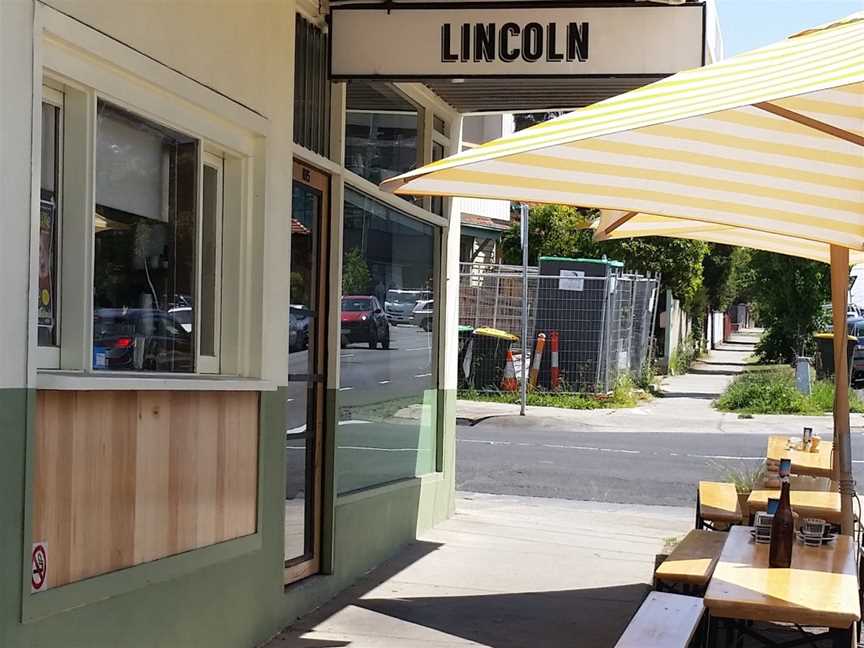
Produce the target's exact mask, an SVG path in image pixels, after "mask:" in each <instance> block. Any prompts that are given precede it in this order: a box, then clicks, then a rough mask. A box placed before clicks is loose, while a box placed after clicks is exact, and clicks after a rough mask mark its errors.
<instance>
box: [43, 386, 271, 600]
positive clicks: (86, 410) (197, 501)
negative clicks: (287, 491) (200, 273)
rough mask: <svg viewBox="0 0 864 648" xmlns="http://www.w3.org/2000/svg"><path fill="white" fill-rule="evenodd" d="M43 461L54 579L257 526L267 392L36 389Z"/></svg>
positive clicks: (55, 582)
mask: <svg viewBox="0 0 864 648" xmlns="http://www.w3.org/2000/svg"><path fill="white" fill-rule="evenodd" d="M34 461H35V464H34V477H33V498H34V499H33V542H44V543H46V545H47V551H48V586H49V587H58V586H60V585H64V584H66V583H72V582H75V581H79V580H82V579H84V578H88V577H91V576H95V575H97V574H104V573H107V572H111V571H114V570H117V569H122V568H124V567H130V566H133V565H137V564H140V563H144V562H147V561H150V560H155V559H157V558H163V557H165V556H171V555H174V554H178V553H181V552H184V551H188V550H190V549H196V548H199V547H205V546H208V545H212V544H215V543H218V542H223V541H225V540H231V539H233V538H239V537H242V536H245V535H249V534H252V533H255V530H256V514H257V498H256V496H257V485H258V393H257V392H225V391H213V392H191V391H140V392H136V391H39V392H38V397H37V412H36V450H35V458H34Z"/></svg>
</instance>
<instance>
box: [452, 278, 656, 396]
mask: <svg viewBox="0 0 864 648" xmlns="http://www.w3.org/2000/svg"><path fill="white" fill-rule="evenodd" d="M658 288H659V279H658V278H656V277H643V276H639V275H623V276H616V275H610V276H607V277H588V276H585V277H573V276H557V275H550V276H540V275H539V274H538V273H537V268H532V269H530V270H529V274H528V308H527V310H528V318H529V321H528V330H529V331H530V332H531V339H530V340H529V343H530V344H529V352H528V357H527V358H526V359H525V361H526V362H528V363H530V365H531V366H534V367H535V371H532V372H530V373H529V376H530V380H531V382H530V384H529V387H531V388H532V389H537V390H546V391H560V392H565V393H604V392H609V391H611V390H612V389H613V388H614V387H615V384H616V382H617V381H618V380H620V379H621V378H622V377H623V376H627V375H630V376H637V375H638V374H639V373H640V372H641V371H642V369H643V367H644V366H645V364H646V363H647V362H650V358H649V354H650V348H651V340H652V338H653V328H654V320H655V317H654V309H655V304H656V299H655V297H656V294H657V293H658ZM522 313H523V308H522V272H521V268H519V267H518V266H502V265H494V264H477V263H465V264H462V269H461V274H460V309H459V324H460V325H467V326H471V327H473V328H475V329H477V328H483V327H489V328H493V329H498V330H500V331H503V332H506V333H509V334H510V335H512V336H514V337H515V338H517V341H515V342H513V343H512V345H511V351H512V353H513V357H514V367H513V369H514V370H515V374H516V377H517V378H518V377H519V376H520V371H519V369H520V365H521V363H522V361H523V359H522V358H521V343H520V342H518V339H519V338H520V336H521V331H522ZM541 334H542V335H543V336H544V337H545V339H544V342H543V344H542V355H540V356H537V357H534V356H536V354H537V351H538V350H539V349H540V347H539V346H538V340H539V338H540V336H541ZM479 337H483V336H482V333H481V334H480V336H479ZM478 339H479V338H478V337H475V340H478ZM481 342H482V344H481ZM466 348H467V349H469V350H470V353H469V358H468V361H465V360H464V354H463V357H462V359H463V361H462V362H461V363H460V385H461V386H462V387H463V388H464V387H470V388H473V389H477V390H480V391H498V390H500V389H501V383H502V381H503V378H504V376H505V370H506V369H507V367H506V366H505V365H504V363H505V362H506V349H503V348H502V346H501V344H492V343H490V342H489V341H488V340H480V341H479V342H478V343H477V344H476V345H471V346H468V347H466ZM483 349H490V351H488V352H487V351H484V350H483ZM491 349H494V351H491ZM484 354H485V355H484ZM487 355H488V356H489V357H486V356H487ZM492 356H494V358H493V357H492ZM553 357H554V360H553ZM481 366H482V370H481ZM512 384H513V383H512V382H511V383H507V386H509V387H511V388H512Z"/></svg>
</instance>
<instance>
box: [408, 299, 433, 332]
mask: <svg viewBox="0 0 864 648" xmlns="http://www.w3.org/2000/svg"><path fill="white" fill-rule="evenodd" d="M434 307H435V300H433V299H421V300H420V301H418V302H417V305H416V306H414V310H413V311H412V313H411V320H412V321H413V323H414V324H416V325H417V326H419V327H420V328H422V329H423V330H424V331H431V330H432V321H433V317H434V315H435V312H434V310H433V309H434Z"/></svg>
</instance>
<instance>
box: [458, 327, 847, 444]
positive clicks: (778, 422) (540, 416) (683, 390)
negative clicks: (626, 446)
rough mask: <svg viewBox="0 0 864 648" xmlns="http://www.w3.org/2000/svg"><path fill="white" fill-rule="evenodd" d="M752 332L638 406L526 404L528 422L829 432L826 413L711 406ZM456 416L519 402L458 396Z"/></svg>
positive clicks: (612, 428)
mask: <svg viewBox="0 0 864 648" xmlns="http://www.w3.org/2000/svg"><path fill="white" fill-rule="evenodd" d="M755 341H756V334H755V333H744V334H739V335H735V336H733V337H732V339H731V340H730V342H729V343H726V344H723V345H722V346H721V347H720V348H719V349H717V350H714V351H711V352H710V353H709V354H708V356H707V357H706V358H703V359H702V360H699V361H697V362H695V363H694V364H693V366H692V368H691V370H690V371H689V372H688V373H686V374H684V375H681V376H666V377H664V378H663V380H662V382H661V391H662V393H663V396H662V397H658V398H654V399H652V400H650V401H647V402H645V403H643V404H641V405H640V406H639V407H635V408H627V409H598V410H567V409H558V408H554V407H534V406H529V407H528V408H527V410H526V412H527V415H528V416H530V417H531V419H532V425H536V424H539V425H542V424H544V422H545V423H549V424H550V425H551V424H555V425H559V426H560V424H562V423H564V424H567V425H569V426H571V427H572V429H573V430H574V431H580V432H643V431H649V432H661V431H662V432H684V433H691V432H703V433H720V434H747V433H758V434H766V433H767V434H798V433H800V430H801V428H802V427H804V426H805V425H806V426H810V427H812V428H813V431H814V433H816V434H819V435H822V436H823V437H830V436H831V435H832V434H833V420H832V417H831V415H827V416H787V415H759V416H754V417H753V418H740V417H739V416H738V415H737V414H733V413H727V412H719V411H717V410H716V409H714V408H713V407H712V406H711V403H712V401H714V399H716V398H717V397H718V396H719V395H720V394H721V393H722V392H723V390H724V389H725V388H726V385H727V384H729V382H730V381H732V380H733V379H734V378H735V376H736V375H738V374H739V373H741V372H742V371H743V370H744V368H745V366H746V364H747V362H748V359H749V357H750V356H751V355H752V353H753V347H754V344H755ZM456 417H457V420H458V422H459V423H461V424H463V425H474V424H476V423H479V422H480V421H483V420H485V419H488V418H491V417H495V418H497V419H499V420H500V421H501V422H505V421H507V420H510V421H513V422H514V424H516V422H517V421H518V420H519V419H520V417H519V406H518V405H509V404H503V403H485V402H479V401H465V400H460V401H458V403H457V406H456ZM851 423H852V427H853V428H862V427H864V416H862V415H860V414H852V417H851Z"/></svg>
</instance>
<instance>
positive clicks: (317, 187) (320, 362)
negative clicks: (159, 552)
mask: <svg viewBox="0 0 864 648" xmlns="http://www.w3.org/2000/svg"><path fill="white" fill-rule="evenodd" d="M329 189H330V179H329V178H328V176H326V175H325V174H323V173H322V172H320V171H318V170H317V169H314V168H312V167H310V166H307V165H305V164H303V163H301V162H298V161H295V162H294V184H293V192H292V193H293V195H292V209H291V273H290V277H289V281H290V282H291V304H290V308H289V320H290V321H289V347H290V353H289V354H288V390H287V398H286V402H285V410H286V430H285V471H286V479H285V574H284V582H285V584H288V583H293V582H295V581H297V580H299V579H301V578H305V577H306V576H310V575H312V574H315V573H317V572H318V571H319V569H320V566H321V490H322V489H321V474H322V471H321V461H322V439H323V435H324V396H325V392H324V390H325V388H326V380H325V373H326V367H327V358H326V331H327V272H326V264H327V262H328V261H327V260H328V256H329V254H328V249H329V246H328V243H329V241H328V234H329V231H330V230H329Z"/></svg>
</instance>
